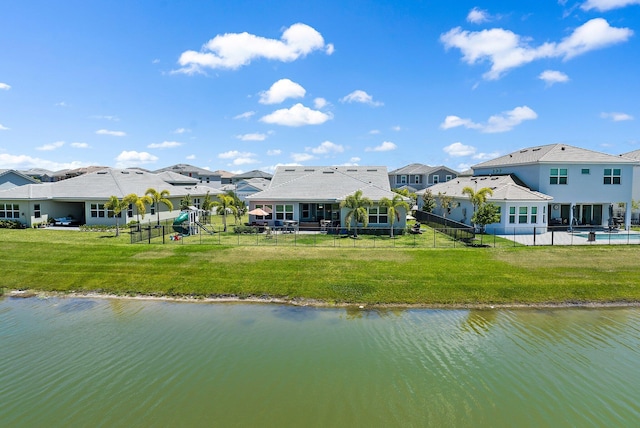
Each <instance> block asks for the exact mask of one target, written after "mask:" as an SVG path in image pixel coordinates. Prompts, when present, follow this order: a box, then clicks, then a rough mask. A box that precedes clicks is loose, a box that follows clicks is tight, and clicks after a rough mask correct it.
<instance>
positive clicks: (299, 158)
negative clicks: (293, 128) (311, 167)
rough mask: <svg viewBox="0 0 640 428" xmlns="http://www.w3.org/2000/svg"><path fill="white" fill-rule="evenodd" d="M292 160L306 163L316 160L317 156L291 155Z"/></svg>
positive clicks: (307, 154)
mask: <svg viewBox="0 0 640 428" xmlns="http://www.w3.org/2000/svg"><path fill="white" fill-rule="evenodd" d="M291 159H293V161H294V162H306V161H310V160H312V159H315V156H313V155H310V154H309V153H291Z"/></svg>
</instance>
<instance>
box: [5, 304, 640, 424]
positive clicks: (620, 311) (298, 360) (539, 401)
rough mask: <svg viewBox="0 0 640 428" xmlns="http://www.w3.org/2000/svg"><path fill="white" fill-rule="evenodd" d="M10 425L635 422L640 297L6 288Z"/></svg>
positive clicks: (639, 388)
mask: <svg viewBox="0 0 640 428" xmlns="http://www.w3.org/2000/svg"><path fill="white" fill-rule="evenodd" d="M0 361H1V364H0V403H2V407H1V408H0V426H3V427H14V426H48V427H56V426H60V427H62V426H108V427H113V426H279V427H281V426H349V427H353V426H438V427H440V426H471V425H473V426H491V427H500V426H532V427H534V426H535V427H539V426H631V425H633V424H635V423H637V421H638V420H640V404H639V402H638V396H639V394H640V364H638V361H640V309H639V308H612V309H537V310H505V309H501V310H427V309H410V310H402V309H387V310H362V309H357V308H350V309H344V308H341V309H326V308H311V307H295V306H286V305H273V304H270V305H265V304H220V303H216V304H211V303H177V302H166V301H144V300H134V299H88V298H48V299H38V298H31V299H15V298H5V299H1V300H0Z"/></svg>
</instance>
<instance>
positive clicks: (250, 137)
mask: <svg viewBox="0 0 640 428" xmlns="http://www.w3.org/2000/svg"><path fill="white" fill-rule="evenodd" d="M236 138H237V139H238V140H241V141H264V140H265V139H266V138H267V134H260V133H257V132H256V133H253V134H241V135H236Z"/></svg>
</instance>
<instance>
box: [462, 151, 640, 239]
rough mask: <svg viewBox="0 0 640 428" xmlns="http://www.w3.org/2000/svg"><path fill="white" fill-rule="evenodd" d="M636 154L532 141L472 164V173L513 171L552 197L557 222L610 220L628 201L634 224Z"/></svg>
mask: <svg viewBox="0 0 640 428" xmlns="http://www.w3.org/2000/svg"><path fill="white" fill-rule="evenodd" d="M637 164H638V161H637V160H634V159H630V158H626V157H622V156H613V155H609V154H606V153H600V152H596V151H592V150H587V149H582V148H579V147H574V146H570V145H568V144H549V145H545V146H538V147H529V148H525V149H522V150H518V151H516V152H513V153H509V154H507V155H504V156H501V157H499V158H496V159H493V160H489V161H486V162H482V163H479V164H476V165H473V166H472V169H473V173H474V176H483V175H484V176H487V175H504V174H514V175H515V176H517V177H518V178H519V179H520V180H521V181H522V182H524V183H525V184H526V186H527V187H528V188H529V189H531V190H534V191H537V192H540V193H543V194H546V195H549V196H551V197H552V198H553V201H552V202H550V203H549V206H548V209H547V220H548V222H549V225H550V226H554V225H567V226H569V227H570V226H573V225H594V226H607V225H609V224H611V222H612V220H613V209H614V206H616V205H617V206H622V207H624V208H623V209H624V223H625V225H626V227H627V228H628V227H629V226H630V224H631V201H632V188H633V186H632V184H633V170H634V166H635V165H637Z"/></svg>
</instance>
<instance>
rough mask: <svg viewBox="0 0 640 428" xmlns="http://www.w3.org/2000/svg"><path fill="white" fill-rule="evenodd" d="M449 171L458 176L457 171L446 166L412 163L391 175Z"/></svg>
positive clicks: (392, 172) (395, 170)
mask: <svg viewBox="0 0 640 428" xmlns="http://www.w3.org/2000/svg"><path fill="white" fill-rule="evenodd" d="M441 169H444V170H447V171H450V172H452V173H453V174H455V175H458V172H457V171H454V170H452V169H451V168H447V167H446V166H444V165H440V166H429V165H425V164H422V163H412V164H409V165H406V166H403V167H402V168H398V169H394V170H393V171H391V172H390V173H389V175H414V174H431V173H433V172H436V171H438V170H441Z"/></svg>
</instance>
